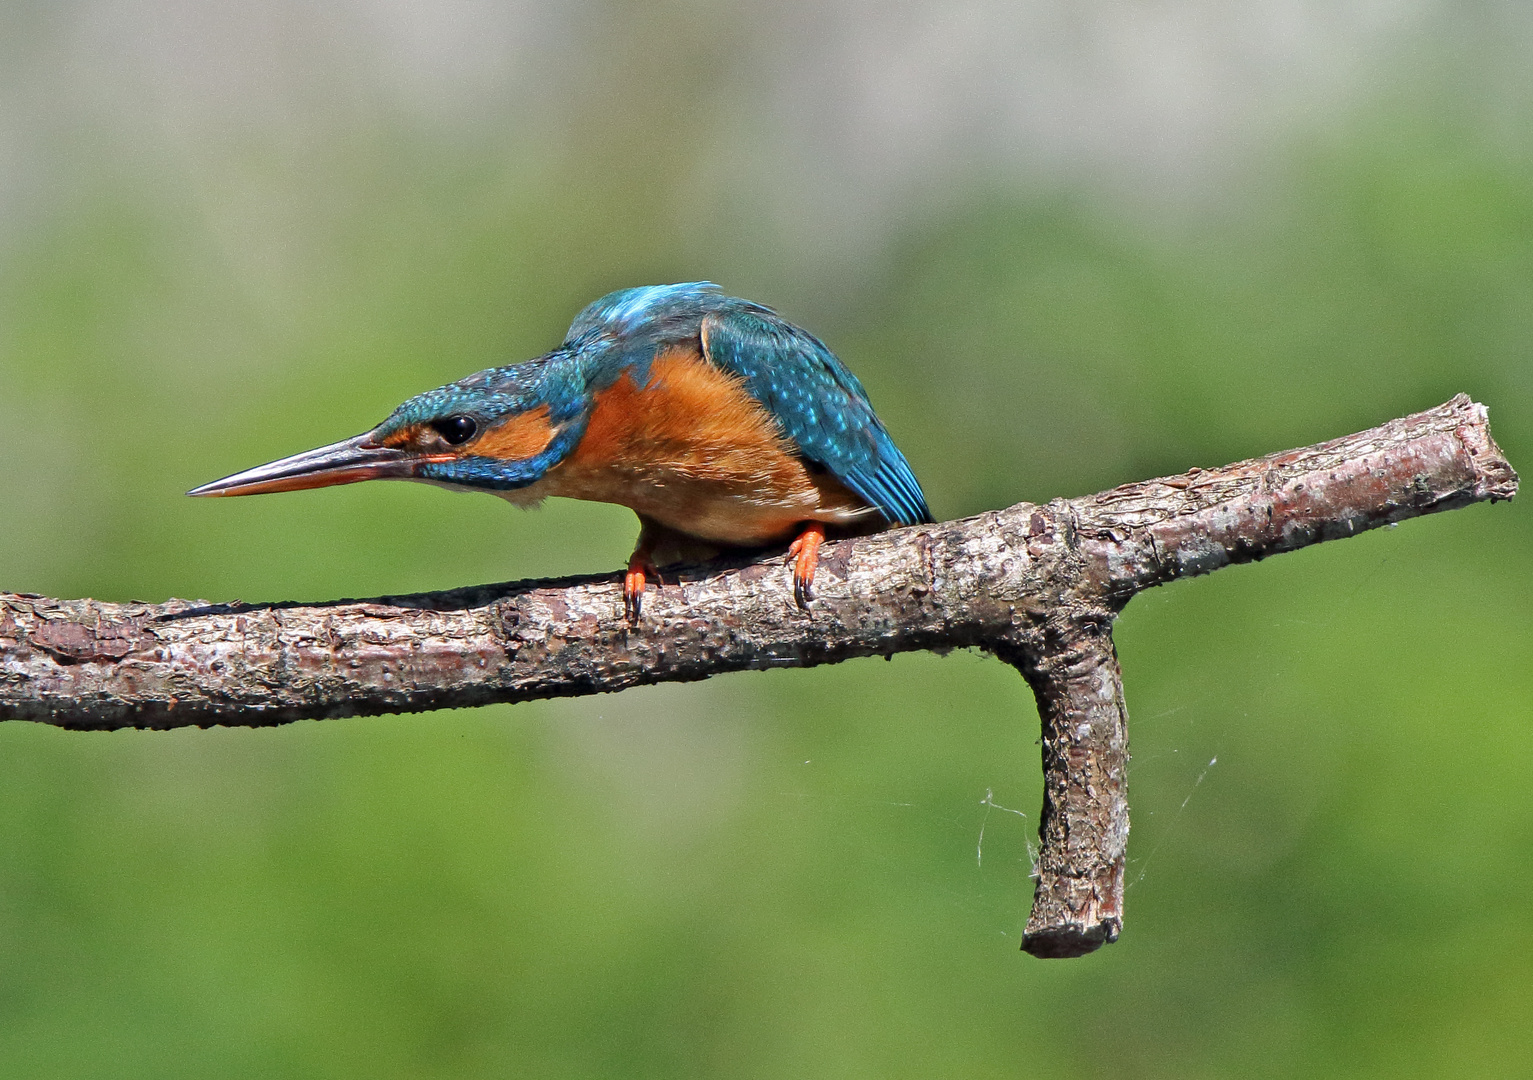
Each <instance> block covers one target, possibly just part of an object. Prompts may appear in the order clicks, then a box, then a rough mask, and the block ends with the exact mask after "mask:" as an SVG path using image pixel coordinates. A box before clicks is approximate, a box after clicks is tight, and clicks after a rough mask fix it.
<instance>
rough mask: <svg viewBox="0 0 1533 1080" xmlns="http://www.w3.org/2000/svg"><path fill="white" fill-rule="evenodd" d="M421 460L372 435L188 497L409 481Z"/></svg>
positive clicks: (251, 471) (237, 476)
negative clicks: (375, 439)
mask: <svg viewBox="0 0 1533 1080" xmlns="http://www.w3.org/2000/svg"><path fill="white" fill-rule="evenodd" d="M420 460H421V459H420V458H419V457H418V456H415V455H411V454H407V453H405V452H404V451H403V450H399V449H397V448H395V447H392V446H382V445H380V444H378V443H375V442H373V441H372V433H371V432H368V433H367V434H364V435H358V436H357V437H356V438H354V439H347V440H345V441H344V442H338V443H331V444H330V445H329V446H321V447H320V448H319V449H318V450H309V451H307V452H305V453H302V454H294V455H293V456H292V457H285V458H283V459H282V460H280V461H273V462H269V463H268V464H265V465H257V466H256V467H255V468H254V469H246V470H245V471H244V472H237V473H235V474H234V475H233V476H226V477H224V478H223V479H222V480H214V481H213V482H212V483H211V484H203V485H202V486H201V487H195V488H192V490H190V491H188V492H187V494H188V495H264V494H266V493H267V492H272V491H303V490H305V489H307V488H320V487H332V486H334V485H336V484H355V483H357V482H359V481H362V480H386V479H396V480H402V479H408V478H410V477H411V476H413V475H414V472H415V464H416V463H417V462H418V461H420Z"/></svg>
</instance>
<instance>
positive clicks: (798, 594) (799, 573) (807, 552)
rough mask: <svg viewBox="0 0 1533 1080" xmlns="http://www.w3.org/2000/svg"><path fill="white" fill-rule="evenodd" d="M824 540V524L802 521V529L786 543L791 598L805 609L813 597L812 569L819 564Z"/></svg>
mask: <svg viewBox="0 0 1533 1080" xmlns="http://www.w3.org/2000/svg"><path fill="white" fill-rule="evenodd" d="M824 542H825V526H824V525H822V524H820V523H819V522H818V521H807V522H805V523H804V531H803V532H801V533H799V535H798V539H797V540H795V541H793V543H791V544H789V545H788V557H789V558H790V559H792V560H793V599H794V601H796V602H797V604H798V606H799V607H801V608H805V609H807V608H808V607H809V601H811V600H813V599H814V569H815V567H817V566H819V565H820V545H821V544H823V543H824Z"/></svg>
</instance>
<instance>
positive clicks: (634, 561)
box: [623, 551, 665, 625]
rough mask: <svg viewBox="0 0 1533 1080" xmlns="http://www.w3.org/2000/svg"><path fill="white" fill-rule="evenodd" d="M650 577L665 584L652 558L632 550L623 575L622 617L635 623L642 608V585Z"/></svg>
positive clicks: (658, 583) (657, 582)
mask: <svg viewBox="0 0 1533 1080" xmlns="http://www.w3.org/2000/svg"><path fill="white" fill-rule="evenodd" d="M651 577H652V578H654V579H655V584H657V585H664V584H665V580H664V579H663V578H661V576H660V570H659V568H658V567H656V566H655V563H654V560H652V559H651V558H650V557H649V556H648V555H647V554H644V555H641V554H640V553H639V552H637V551H636V552H634V553H633V555H632V557H630V558H629V560H628V572H627V573H625V574H624V575H623V617H624V618H625V619H627V620H628V621H629V622H631V623H633V624H635V625H637V624H638V622H639V616H640V614H642V612H643V609H644V586H645V585H646V584H647V583H648V579H649V578H651Z"/></svg>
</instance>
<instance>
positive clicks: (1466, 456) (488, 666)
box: [0, 395, 1517, 956]
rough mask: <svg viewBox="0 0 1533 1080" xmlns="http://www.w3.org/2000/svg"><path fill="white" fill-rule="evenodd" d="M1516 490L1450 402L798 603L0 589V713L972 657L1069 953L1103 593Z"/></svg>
mask: <svg viewBox="0 0 1533 1080" xmlns="http://www.w3.org/2000/svg"><path fill="white" fill-rule="evenodd" d="M1516 490H1517V476H1516V473H1514V472H1513V471H1512V468H1511V466H1510V465H1509V464H1508V463H1507V461H1506V459H1505V458H1504V457H1503V456H1502V454H1501V451H1500V450H1499V448H1498V447H1497V446H1496V444H1495V443H1494V441H1492V439H1491V436H1490V431H1489V428H1488V426H1487V420H1486V413H1485V408H1484V407H1483V406H1481V405H1478V404H1475V403H1473V402H1471V401H1470V400H1469V399H1468V398H1467V397H1465V396H1463V395H1460V396H1458V397H1456V398H1454V399H1453V400H1452V401H1450V402H1447V403H1446V404H1444V405H1440V406H1438V407H1437V408H1435V409H1430V410H1428V411H1426V412H1423V413H1418V414H1416V415H1415V416H1409V417H1405V418H1403V419H1399V420H1393V421H1390V422H1389V423H1387V424H1384V425H1383V426H1381V427H1377V428H1374V429H1372V430H1370V431H1365V432H1361V433H1360V434H1357V435H1351V436H1348V437H1346V438H1343V439H1336V440H1334V441H1332V442H1327V443H1320V444H1318V445H1315V446H1310V447H1306V448H1304V449H1301V450H1291V451H1288V452H1286V453H1282V454H1274V455H1272V456H1270V457H1266V458H1260V459H1256V460H1252V461H1243V462H1239V463H1237V464H1234V465H1228V466H1225V467H1224V468H1221V469H1211V470H1207V471H1204V470H1198V469H1193V470H1190V471H1189V472H1187V473H1186V474H1184V475H1182V476H1175V477H1163V478H1161V479H1157V480H1148V481H1144V482H1142V483H1137V484H1126V485H1124V486H1123V487H1119V488H1114V489H1113V490H1111V491H1105V492H1102V493H1100V494H1097V495H1090V496H1085V497H1083V498H1078V499H1070V500H1055V501H1054V502H1052V503H1050V504H1048V505H1047V506H1033V505H1030V504H1027V503H1019V504H1017V505H1016V506H1013V507H1010V508H1009V509H1006V510H999V511H995V512H993V513H987V514H981V515H979V516H977V517H972V518H966V519H964V520H962V521H952V522H946V523H944V524H941V525H932V526H922V527H917V528H910V529H901V530H898V531H895V532H888V533H880V534H877V535H874V536H869V537H863V538H860V539H856V540H848V541H843V542H840V543H836V544H828V545H826V547H825V548H824V549H823V554H822V558H821V562H820V568H819V572H818V575H817V577H816V600H815V602H814V604H813V605H812V607H811V609H810V610H809V611H807V612H806V611H803V610H801V609H799V608H798V607H797V605H796V604H795V603H794V598H793V589H792V583H791V576H790V574H789V573H788V571H787V570H786V568H785V567H784V565H783V563H782V561H781V560H780V559H778V558H767V559H764V560H760V561H756V562H749V563H741V564H733V565H726V566H723V567H722V568H721V567H720V566H718V565H715V566H711V567H698V568H693V569H688V570H683V571H682V572H680V573H679V574H677V575H676V576H675V578H671V580H673V581H674V582H675V583H674V584H668V585H666V586H664V587H662V588H660V589H659V590H657V591H651V592H650V593H649V594H648V595H647V596H646V599H645V604H644V619H643V622H642V624H641V625H640V626H639V627H637V628H633V627H630V626H629V625H628V624H627V623H626V622H625V621H624V618H623V603H622V589H621V576H620V575H618V576H614V575H604V576H600V577H584V578H566V579H562V580H557V581H523V582H514V583H510V584H502V585H486V586H479V587H474V588H464V589H454V590H452V591H449V592H440V593H425V594H419V595H415V596H386V597H377V598H374V599H370V600H338V601H332V602H328V603H321V604H298V603H281V604H208V603H206V602H200V601H199V602H188V601H184V600H171V601H169V602H167V603H164V604H156V605H150V604H136V603H133V604H108V603H98V602H96V601H93V600H52V599H47V598H44V597H40V596H33V595H28V594H10V593H0V718H4V719H15V720H35V721H41V722H44V723H51V724H57V725H60V726H62V727H68V728H81V729H107V728H119V727H142V728H171V727H182V726H187V725H199V726H207V725H212V724H228V725H243V726H263V725H270V724H282V723H287V722H288V721H292V720H300V719H311V718H312V719H322V718H326V717H338V716H359V715H371V714H377V713H385V712H413V711H420V710H426V709H440V708H458V707H464V706H471V705H484V704H488V703H490V702H497V701H526V700H530V699H534V698H546V697H556V696H573V695H578V694H592V693H600V692H606V691H613V690H622V689H624V688H626V687H629V686H636V685H640V684H643V683H654V682H663V681H684V680H695V679H705V678H708V677H709V676H711V675H716V674H719V673H721V672H726V671H739V670H743V669H747V668H765V667H780V666H781V667H807V666H811V665H815V664H828V663H835V662H837V661H841V660H845V659H848V658H850V657H854V656H872V655H885V656H887V655H890V654H892V653H896V652H902V651H907V650H914V649H952V648H958V647H964V646H975V647H978V648H982V649H986V650H988V651H990V652H993V653H995V654H996V655H997V656H999V657H1001V658H1002V659H1004V660H1006V661H1007V662H1008V663H1011V664H1013V665H1014V666H1016V667H1017V668H1018V669H1019V670H1020V671H1021V672H1022V674H1023V676H1024V677H1025V678H1026V679H1027V681H1028V683H1029V684H1030V685H1031V686H1032V688H1033V691H1034V693H1035V694H1036V696H1037V699H1038V705H1039V713H1040V715H1041V716H1042V719H1043V734H1044V738H1043V764H1044V772H1045V779H1046V783H1045V788H1044V807H1043V816H1042V823H1041V825H1040V826H1039V833H1040V837H1041V839H1042V841H1043V846H1042V851H1041V853H1040V856H1039V861H1038V886H1037V894H1036V896H1035V898H1034V904H1033V912H1032V916H1031V918H1030V919H1029V921H1028V925H1027V931H1026V935H1025V938H1024V945H1023V947H1024V948H1026V949H1027V950H1028V951H1029V952H1032V953H1034V954H1036V955H1039V956H1078V955H1080V954H1082V953H1085V952H1090V951H1091V950H1093V949H1095V948H1097V947H1098V946H1099V945H1101V944H1102V943H1103V942H1104V941H1113V940H1115V939H1116V938H1117V935H1118V932H1119V930H1120V929H1121V926H1122V911H1123V897H1122V891H1123V865H1124V863H1123V860H1124V850H1125V845H1126V842H1127V838H1128V806H1127V802H1126V799H1125V787H1124V780H1125V772H1126V767H1127V762H1128V752H1127V747H1128V738H1127V713H1126V710H1125V707H1124V703H1123V691H1122V679H1121V675H1120V673H1119V669H1118V662H1117V656H1116V654H1115V652H1114V649H1113V644H1112V637H1111V628H1112V623H1113V619H1114V618H1115V617H1116V616H1117V614H1118V612H1119V611H1121V610H1122V609H1123V606H1124V605H1125V604H1126V603H1128V601H1129V600H1130V599H1131V598H1132V597H1133V596H1134V595H1135V594H1136V593H1138V592H1140V591H1141V590H1144V589H1147V588H1150V587H1151V586H1155V585H1160V584H1164V583H1165V582H1168V581H1173V580H1175V579H1176V578H1179V577H1185V576H1188V575H1192V574H1202V573H1208V572H1209V571H1212V570H1216V569H1218V568H1219V567H1221V566H1226V565H1228V564H1230V563H1235V562H1248V561H1251V560H1253V559H1260V558H1264V557H1265V556H1268V555H1273V554H1277V553H1279V552H1283V551H1291V550H1293V549H1295V548H1299V547H1304V546H1306V545H1309V544H1313V543H1317V542H1319V541H1321V540H1332V539H1337V538H1340V537H1345V536H1351V535H1353V534H1354V533H1358V532H1361V531H1363V530H1365V529H1371V528H1375V527H1377V526H1380V525H1386V524H1390V523H1393V522H1396V521H1401V520H1403V519H1405V518H1410V517H1416V516H1418V515H1421V514H1427V513H1432V512H1435V511H1438V510H1449V509H1454V508H1456V507H1460V506H1466V505H1468V504H1470V503H1473V502H1478V501H1481V500H1485V499H1490V500H1492V501H1494V500H1497V499H1509V498H1511V497H1512V495H1513V494H1515V492H1516ZM669 577H670V575H668V578H669Z"/></svg>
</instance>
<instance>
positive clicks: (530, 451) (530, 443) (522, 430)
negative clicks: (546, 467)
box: [464, 405, 554, 461]
mask: <svg viewBox="0 0 1533 1080" xmlns="http://www.w3.org/2000/svg"><path fill="white" fill-rule="evenodd" d="M553 438H554V429H553V425H551V424H550V423H549V422H548V406H547V405H539V406H538V407H537V408H536V409H533V410H531V411H530V412H524V413H520V414H519V415H517V416H513V417H511V418H510V419H509V420H506V421H505V422H504V423H501V424H497V425H496V426H495V427H492V428H490V429H489V430H488V431H486V432H485V433H484V434H483V435H481V436H479V438H477V439H474V440H473V441H472V442H470V443H469V444H468V445H467V446H465V447H464V450H465V451H467V452H468V453H470V454H474V455H476V456H478V457H491V458H498V459H500V460H501V461H520V460H522V459H523V458H530V457H532V456H533V455H535V454H538V453H540V452H541V451H542V450H543V449H544V448H546V447H547V446H548V444H549V443H550V442H552V441H553Z"/></svg>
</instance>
